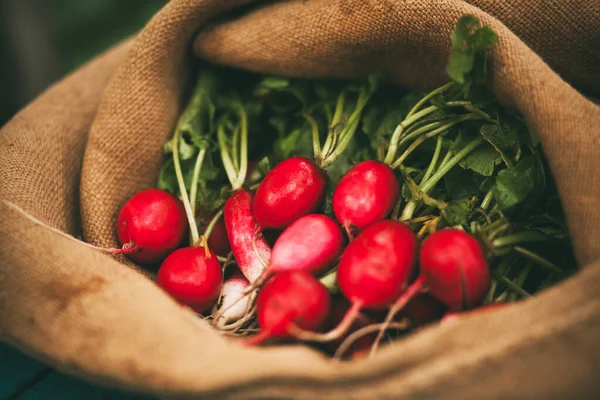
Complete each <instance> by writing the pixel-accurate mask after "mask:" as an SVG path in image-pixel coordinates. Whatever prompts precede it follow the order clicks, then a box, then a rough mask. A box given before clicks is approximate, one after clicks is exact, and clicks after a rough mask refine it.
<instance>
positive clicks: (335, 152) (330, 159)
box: [320, 87, 372, 169]
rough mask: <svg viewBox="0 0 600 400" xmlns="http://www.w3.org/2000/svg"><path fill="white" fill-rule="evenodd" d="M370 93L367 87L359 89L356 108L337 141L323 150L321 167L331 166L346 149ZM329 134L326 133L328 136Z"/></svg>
mask: <svg viewBox="0 0 600 400" xmlns="http://www.w3.org/2000/svg"><path fill="white" fill-rule="evenodd" d="M371 95H372V92H371V93H369V92H367V89H366V88H364V87H363V88H362V89H361V90H360V94H359V95H358V100H357V101H356V108H355V110H354V111H353V112H352V114H351V115H350V117H349V118H348V121H346V123H345V124H344V127H343V128H342V130H341V132H340V133H339V138H338V141H337V143H332V145H331V147H330V149H329V151H327V152H326V151H325V150H323V152H322V156H323V159H322V160H321V163H320V164H321V165H320V166H321V168H323V169H325V168H327V167H329V166H331V165H332V164H333V163H334V162H335V161H336V160H337V159H338V158H339V157H340V156H341V155H342V153H343V152H344V151H345V150H346V147H348V144H349V143H350V141H351V140H352V137H353V136H354V133H356V129H357V128H358V125H359V123H360V116H361V114H362V111H363V109H364V108H365V106H366V105H367V103H368V101H369V98H370V97H371ZM330 135H331V133H330ZM330 135H328V138H329V136H330ZM328 153H329V154H328Z"/></svg>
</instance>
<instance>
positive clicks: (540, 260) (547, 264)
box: [513, 246, 567, 277]
mask: <svg viewBox="0 0 600 400" xmlns="http://www.w3.org/2000/svg"><path fill="white" fill-rule="evenodd" d="M513 250H514V251H515V253H517V254H520V255H522V256H523V257H525V258H526V259H528V260H529V261H532V262H534V263H536V264H537V265H539V266H540V267H543V268H545V269H546V270H548V272H551V273H553V274H556V275H558V276H561V277H564V276H566V275H567V274H566V273H565V271H563V270H562V268H560V267H559V266H558V265H556V264H554V263H553V262H551V261H548V260H547V259H545V258H544V257H542V256H540V255H539V254H537V253H534V252H533V251H531V250H527V249H525V248H523V247H521V246H515V247H514V249H513Z"/></svg>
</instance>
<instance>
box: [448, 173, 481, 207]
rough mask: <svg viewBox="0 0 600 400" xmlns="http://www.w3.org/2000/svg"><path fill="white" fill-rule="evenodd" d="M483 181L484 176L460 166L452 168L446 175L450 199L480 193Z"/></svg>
mask: <svg viewBox="0 0 600 400" xmlns="http://www.w3.org/2000/svg"><path fill="white" fill-rule="evenodd" d="M482 181H483V177H482V176H480V175H478V174H475V173H473V172H470V171H468V170H465V169H463V168H460V167H454V168H452V169H451V170H450V171H448V173H447V174H446V175H445V176H444V186H445V188H446V194H447V196H448V198H450V199H456V198H460V197H467V196H473V195H477V194H479V192H480V189H479V187H480V186H481V183H482Z"/></svg>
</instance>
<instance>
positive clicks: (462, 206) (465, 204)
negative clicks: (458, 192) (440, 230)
mask: <svg viewBox="0 0 600 400" xmlns="http://www.w3.org/2000/svg"><path fill="white" fill-rule="evenodd" d="M473 199H474V198H473V197H470V198H462V199H456V200H452V201H450V202H449V203H448V204H447V205H446V207H444V208H443V209H442V213H441V214H442V217H443V218H444V220H445V221H446V222H447V223H448V225H450V226H458V225H467V223H468V222H469V218H470V216H471V213H472V212H473V204H474V202H473Z"/></svg>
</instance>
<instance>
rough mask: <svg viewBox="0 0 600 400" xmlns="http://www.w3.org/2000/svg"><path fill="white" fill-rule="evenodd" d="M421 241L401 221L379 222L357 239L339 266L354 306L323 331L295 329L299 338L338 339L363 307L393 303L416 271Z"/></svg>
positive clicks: (339, 276)
mask: <svg viewBox="0 0 600 400" xmlns="http://www.w3.org/2000/svg"><path fill="white" fill-rule="evenodd" d="M417 248H418V242H417V238H416V236H415V234H414V233H413V232H412V231H411V230H410V228H409V227H408V225H406V224H405V223H403V222H400V221H393V220H386V221H380V222H377V223H375V224H373V225H371V226H370V227H368V228H367V229H365V230H364V231H363V232H362V233H360V234H359V235H358V236H357V237H356V239H354V240H353V241H352V242H350V244H349V245H348V247H346V250H345V251H344V253H343V255H342V258H341V260H340V263H339V266H338V269H337V280H338V285H339V287H340V289H341V291H342V293H343V294H344V295H345V296H346V297H347V298H348V300H350V302H351V303H352V307H351V308H350V309H349V310H348V312H347V313H346V315H345V316H344V319H343V320H342V322H341V323H340V324H338V326H337V327H336V328H335V329H333V330H331V331H329V332H327V333H324V334H319V333H315V332H305V331H302V330H301V329H295V330H294V334H295V335H296V337H298V338H300V339H306V340H314V341H319V342H326V341H331V340H334V339H337V338H338V337H340V336H341V335H343V334H344V333H345V332H346V331H347V330H348V328H350V326H351V325H352V323H353V322H354V320H355V319H356V317H357V315H358V313H359V312H360V310H361V309H363V308H364V309H372V310H377V309H383V308H386V307H388V306H389V305H391V304H393V303H394V301H395V300H396V299H397V298H398V297H399V296H400V295H401V294H402V292H403V291H404V290H405V289H406V287H407V286H408V282H409V281H410V278H411V276H412V275H413V272H414V266H415V261H416V257H417Z"/></svg>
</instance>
